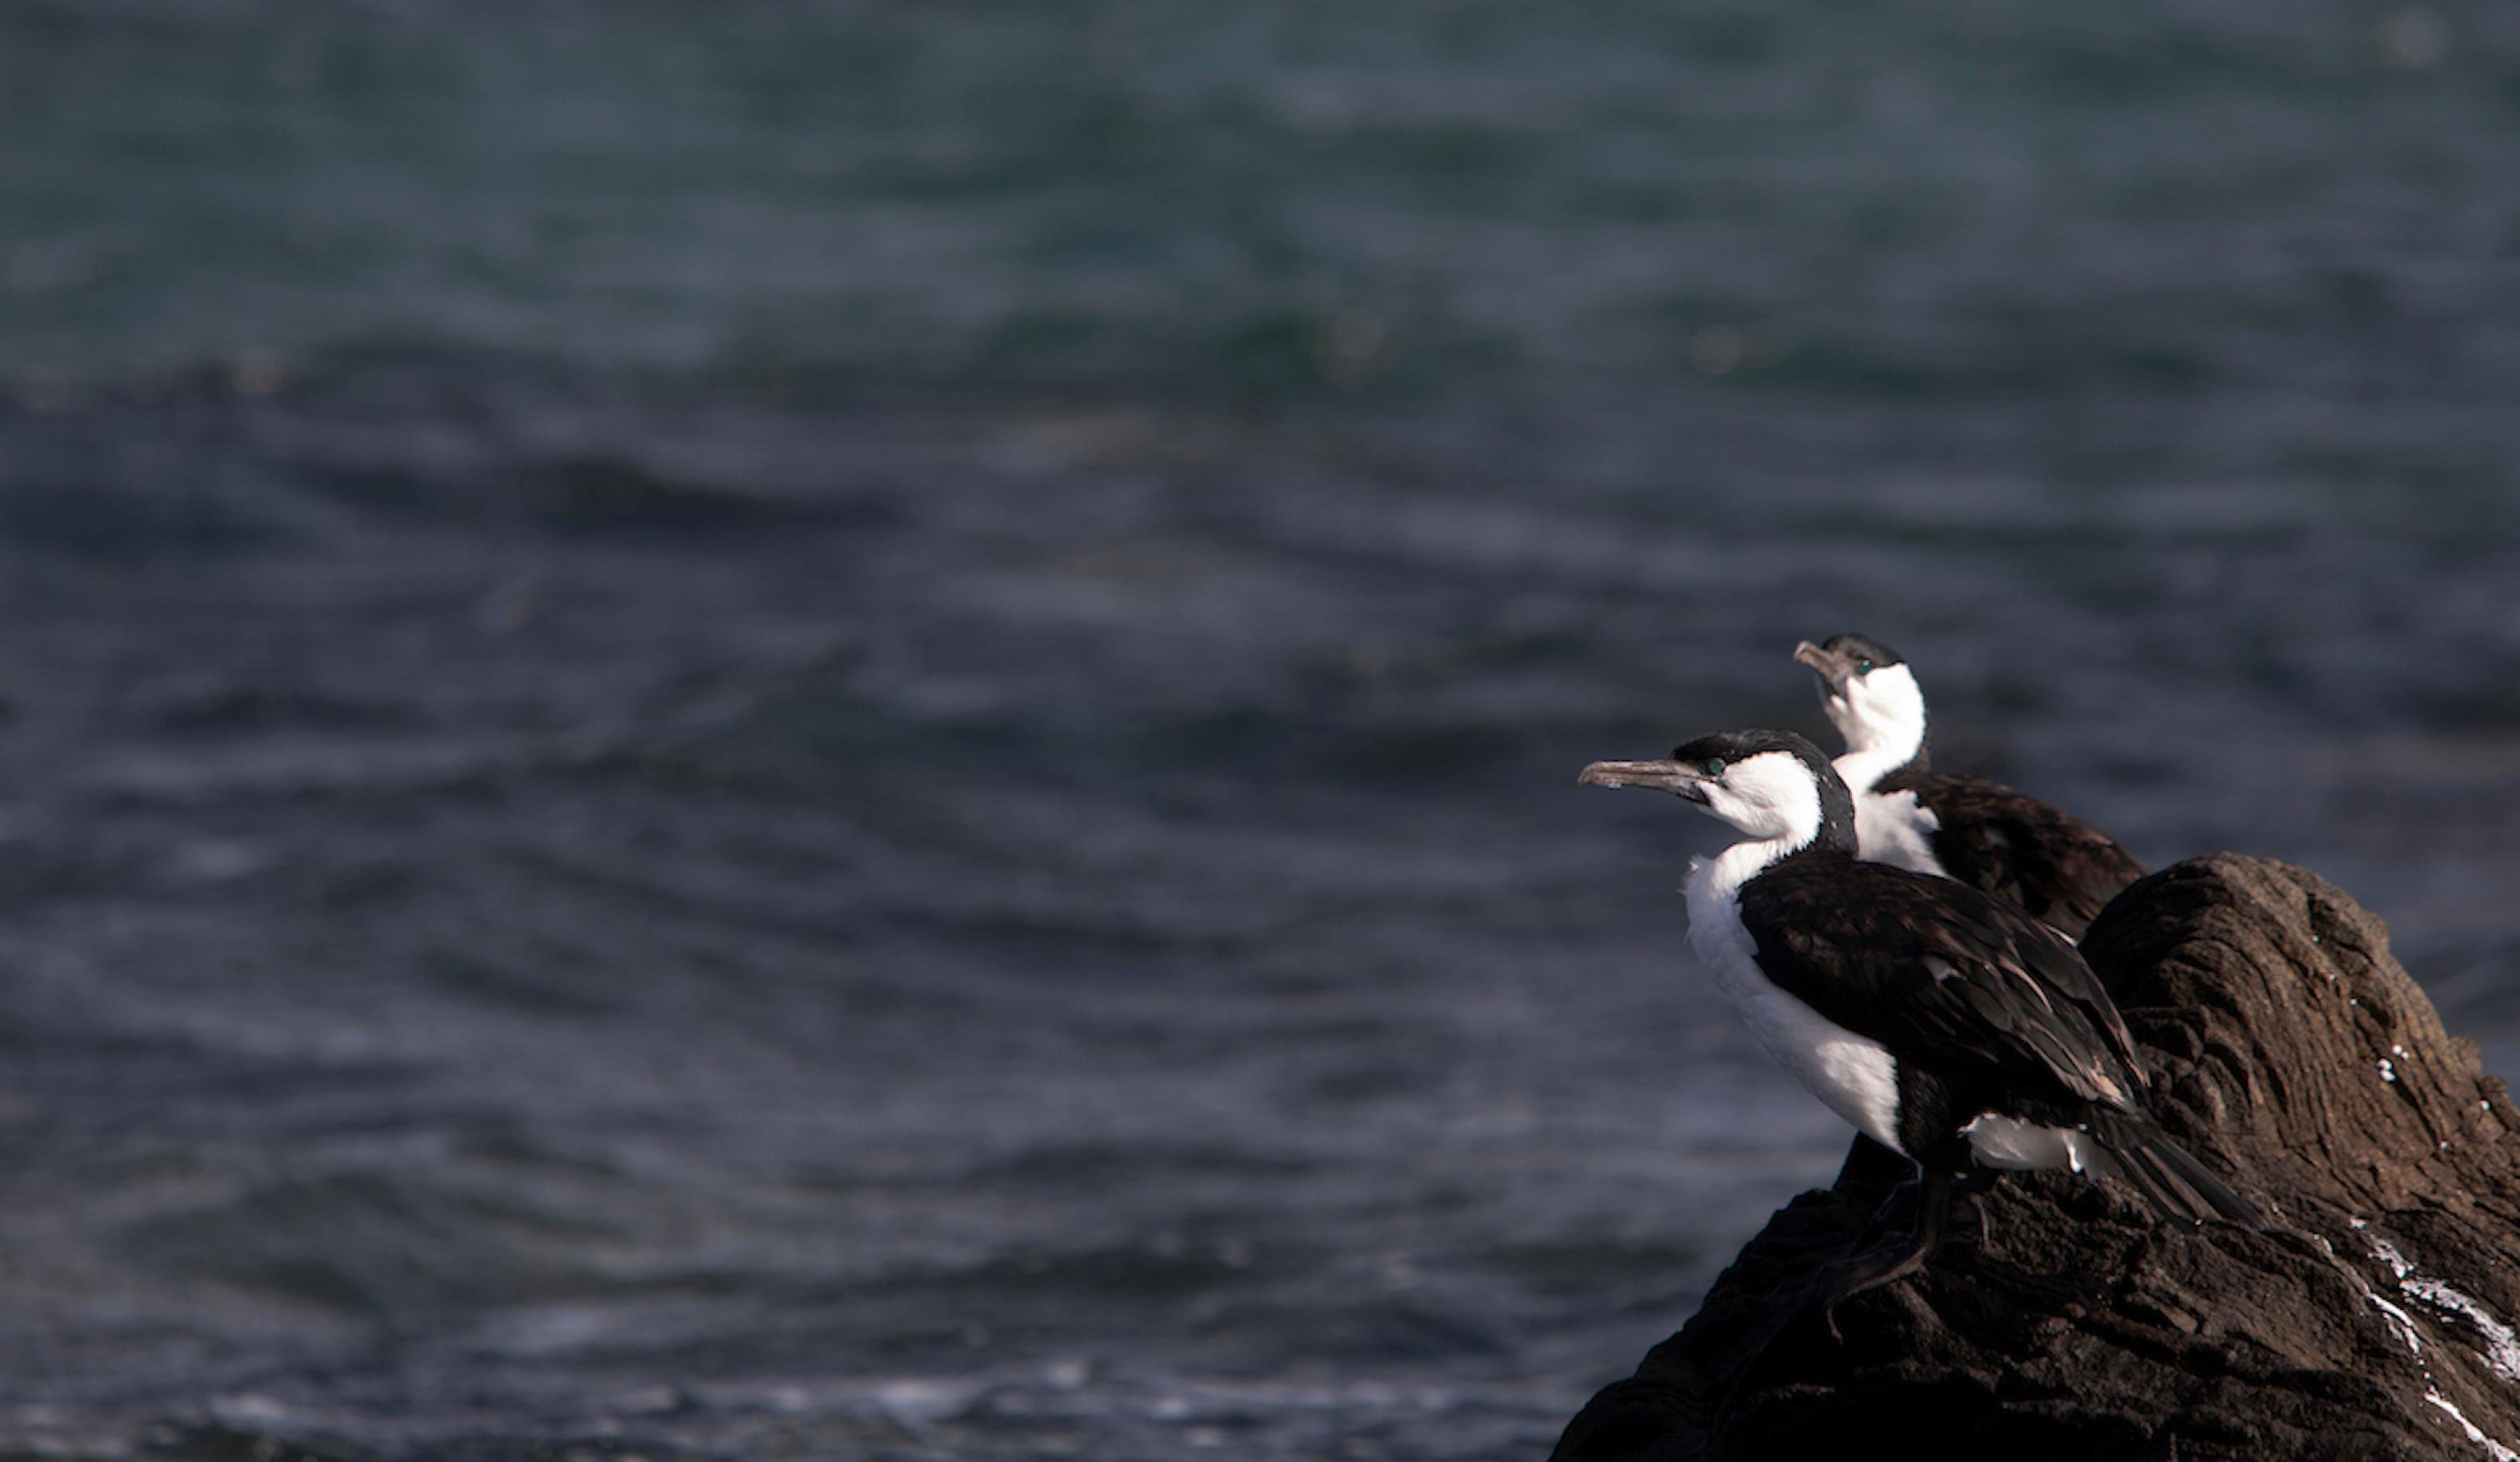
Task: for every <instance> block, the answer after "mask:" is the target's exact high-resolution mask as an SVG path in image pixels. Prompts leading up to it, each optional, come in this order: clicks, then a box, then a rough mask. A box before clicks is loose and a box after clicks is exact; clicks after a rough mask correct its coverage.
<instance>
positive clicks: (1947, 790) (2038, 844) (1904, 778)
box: [1794, 635, 2143, 940]
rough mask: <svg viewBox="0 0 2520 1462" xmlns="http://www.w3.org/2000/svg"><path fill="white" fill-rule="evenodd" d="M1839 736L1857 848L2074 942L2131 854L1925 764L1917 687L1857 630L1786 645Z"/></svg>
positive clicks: (2133, 870) (2129, 864) (2127, 879)
mask: <svg viewBox="0 0 2520 1462" xmlns="http://www.w3.org/2000/svg"><path fill="white" fill-rule="evenodd" d="M1794 658H1795V659H1796V660H1799V661H1801V662H1802V663H1803V664H1805V665H1808V666H1810V667H1811V668H1812V673H1813V674H1814V675H1817V676H1818V677H1819V678H1820V699H1821V709H1822V710H1823V711H1824V712H1826V713H1827V715H1828V719H1829V724H1830V725H1832V726H1835V727H1836V728H1837V731H1838V734H1839V735H1842V736H1844V737H1845V738H1846V754H1845V755H1843V756H1841V757H1839V758H1838V759H1837V762H1836V767H1837V775H1839V776H1840V777H1842V778H1844V779H1845V782H1846V786H1847V790H1848V791H1850V792H1852V793H1854V794H1855V835H1856V839H1857V841H1858V842H1859V843H1860V844H1861V846H1862V848H1863V856H1864V857H1866V858H1868V859H1870V860H1872V861H1873V862H1875V863H1886V864H1897V865H1898V866H1900V867H1903V868H1913V869H1915V870H1916V871H1917V872H1919V873H1932V874H1936V875H1938V876H1940V877H1945V878H1956V879H1958V880H1959V881H1960V882H1962V883H1966V884H1969V885H1972V886H1974V887H1977V888H1982V889H1984V890H1986V891H1987V892H1988V893H1991V894H1994V895H1996V896H1997V897H1998V898H2002V899H2005V900H2008V901H2010V902H2011V903H2013V904H2014V905H2017V906H2018V907H2020V908H2023V909H2025V910H2027V911H2028V912H2029V913H2030V914H2031V915H2032V916H2033V917H2035V918H2038V919H2042V920H2044V921H2046V922H2047V923H2049V924H2052V925H2054V926H2055V927H2056V928H2057V929H2059V930H2061V931H2063V933H2064V934H2065V937H2066V938H2068V939H2076V940H2079V939H2081V938H2082V937H2083V930H2084V929H2085V928H2086V927H2088V926H2089V925H2090V924H2091V922H2092V920H2093V918H2095V917H2097V916H2098V914H2099V911H2100V909H2101V908H2104V907H2105V906H2106V905H2107V904H2108V902H2109V900H2111V899H2113V898H2116V897H2117V895H2118V891H2119V890H2121V889H2123V888H2125V887H2126V886H2127V885H2128V884H2130V883H2133V882H2135V881H2136V880H2137V879H2138V878H2140V877H2142V876H2143V864H2139V863H2138V862H2136V861H2135V859H2134V857H2133V856H2132V855H2130V854H2129V853H2128V852H2127V851H2126V850H2125V849H2124V848H2121V847H2119V846H2118V845H2117V843H2116V842H2115V841H2113V840H2112V839H2110V838H2109V837H2108V836H2107V835H2106V834H2104V833H2102V832H2101V831H2100V830H2099V829H2098V828H2096V827H2093V826H2092V825H2091V824H2090V823H2088V822H2085V821H2083V820H2080V819H2078V818H2075V817H2073V816H2071V815H2069V814H2067V813H2065V812H2063V811H2061V810H2059V809H2058V808H2055V807H2053V806H2050V805H2049V804H2048V803H2045V802H2042V801H2040V800H2039V799H2038V798H2036V797H2027V796H2024V795H2022V794H2021V793H2019V792H2016V791H2014V790H2013V789H2012V788H2010V787H2007V786H2004V785H2003V784H2002V783H2001V782H1993V781H1988V780H1986V779H1985V778H1983V777H1977V776H1954V775H1948V774H1945V773H1939V772H1930V771H1927V770H1926V757H1927V740H1926V728H1925V694H1924V692H1923V691H1922V690H1921V689H1919V688H1917V686H1916V677H1915V673H1914V672H1913V671H1911V670H1910V669H1909V668H1908V663H1907V662H1906V661H1905V660H1903V659H1901V658H1900V657H1899V652H1898V651H1896V650H1894V649H1892V648H1890V646H1888V645H1886V644H1883V643H1882V642H1879V641H1877V640H1868V639H1866V638H1865V637H1864V636H1862V635H1832V636H1830V637H1829V638H1828V639H1826V640H1824V641H1823V642H1820V643H1818V644H1814V643H1812V642H1810V641H1808V640H1806V641H1804V642H1802V643H1800V644H1797V645H1795V646H1794Z"/></svg>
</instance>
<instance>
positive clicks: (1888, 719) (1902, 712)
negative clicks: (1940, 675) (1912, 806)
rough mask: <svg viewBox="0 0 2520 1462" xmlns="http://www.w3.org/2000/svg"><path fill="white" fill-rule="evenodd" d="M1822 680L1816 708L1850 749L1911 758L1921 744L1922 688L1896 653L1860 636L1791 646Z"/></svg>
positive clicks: (1796, 656)
mask: <svg viewBox="0 0 2520 1462" xmlns="http://www.w3.org/2000/svg"><path fill="white" fill-rule="evenodd" d="M1794 658H1795V659H1796V660H1797V661H1800V662H1801V663H1803V664H1805V665H1808V666H1810V667H1811V671H1812V675H1813V676H1814V677H1815V678H1817V679H1818V680H1819V682H1820V708H1821V710H1822V711H1823V712H1824V713H1825V714H1826V715H1827V717H1828V723H1829V725H1831V726H1834V727H1836V728H1837V733H1838V734H1839V735H1841V736H1844V737H1845V738H1846V749H1847V750H1848V751H1851V752H1881V751H1888V752H1899V753H1904V754H1905V755H1908V756H1913V755H1914V754H1915V753H1916V752H1917V751H1918V750H1919V749H1921V748H1922V747H1923V746H1924V744H1925V692H1924V691H1923V690H1922V689H1920V688H1918V687H1917V685H1916V677H1915V674H1914V672H1913V671H1911V670H1910V669H1909V668H1908V662H1907V661H1905V660H1903V659H1901V658H1900V657H1899V652H1898V651H1897V650H1895V649H1892V648H1891V647H1890V646H1888V645H1886V644H1883V643H1882V642H1880V641H1878V640H1869V639H1867V638H1865V637H1864V636H1862V635H1831V636H1829V637H1828V638H1827V639H1826V640H1823V641H1822V642H1820V643H1818V644H1814V643H1812V642H1810V641H1808V640H1806V641H1804V642H1802V643H1800V644H1797V645H1795V646H1794Z"/></svg>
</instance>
